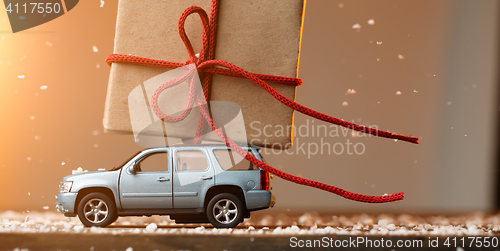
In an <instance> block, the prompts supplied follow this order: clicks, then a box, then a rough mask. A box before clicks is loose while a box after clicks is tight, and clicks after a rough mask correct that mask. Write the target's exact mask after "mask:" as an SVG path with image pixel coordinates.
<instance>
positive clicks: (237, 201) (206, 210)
mask: <svg viewBox="0 0 500 251" xmlns="http://www.w3.org/2000/svg"><path fill="white" fill-rule="evenodd" d="M243 149H245V150H246V151H247V152H248V154H252V155H253V156H255V157H256V158H257V159H259V160H263V159H262V156H261V155H260V154H259V152H258V150H259V149H258V148H256V147H243ZM270 178H272V176H270V175H269V174H268V173H267V172H265V171H264V170H261V169H259V168H258V167H256V166H254V165H253V164H252V163H251V162H249V161H247V160H246V159H244V158H242V157H241V156H240V155H238V154H237V153H236V152H233V151H232V150H231V149H230V148H228V147H227V146H225V145H180V146H168V147H157V148H150V149H146V150H143V151H140V152H138V153H137V154H135V155H134V156H132V157H131V158H130V159H128V160H127V161H125V162H123V164H121V165H119V166H117V167H115V168H113V169H111V170H109V171H97V172H86V173H80V174H75V175H70V176H67V177H64V178H63V180H62V181H61V184H60V193H59V194H58V195H57V197H56V200H57V202H56V204H57V208H58V210H59V211H60V212H62V213H63V214H64V215H65V216H68V217H74V216H76V215H78V217H79V218H80V221H81V222H82V223H83V224H84V225H85V226H87V227H92V226H96V227H105V226H107V225H109V224H111V223H113V222H114V221H115V220H116V219H117V218H118V217H119V216H151V215H170V218H171V219H173V220H175V222H176V223H212V225H213V226H215V227H217V228H233V227H235V226H237V225H238V224H239V223H241V222H243V220H244V218H249V217H250V212H251V211H255V210H261V209H266V208H269V207H272V206H274V204H275V201H276V200H275V197H274V195H272V193H271V191H270V190H271V187H270V184H269V179H270Z"/></svg>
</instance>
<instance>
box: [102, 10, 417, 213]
mask: <svg viewBox="0 0 500 251" xmlns="http://www.w3.org/2000/svg"><path fill="white" fill-rule="evenodd" d="M217 10H218V0H212V6H211V16H210V21H209V19H208V16H207V14H206V12H205V11H204V10H203V9H202V8H200V7H196V6H191V7H189V8H187V9H186V10H185V11H184V12H183V13H182V15H181V17H180V19H179V34H180V37H181V39H182V41H183V42H184V44H185V46H186V48H187V51H188V53H189V60H187V62H186V63H176V62H168V61H163V60H154V59H148V58H143V57H137V56H130V55H120V54H111V55H109V56H108V57H107V58H106V62H107V63H108V64H109V65H111V63H116V62H119V63H132V64H141V65H148V66H156V67H165V68H172V69H174V68H178V67H182V66H186V65H190V64H194V65H196V67H189V70H188V72H187V73H185V74H184V75H183V76H181V77H179V78H176V79H173V80H170V81H168V82H166V83H164V84H162V85H161V86H159V87H158V88H157V89H156V90H155V92H154V94H153V96H152V98H151V108H152V109H153V112H154V113H155V114H156V116H158V118H160V119H162V120H163V121H165V122H177V121H180V120H182V119H184V118H185V117H186V116H187V115H188V114H189V113H190V112H191V107H192V105H193V104H194V102H196V104H197V106H198V107H199V108H200V119H199V122H198V129H197V132H196V137H195V142H196V143H199V142H201V135H202V134H203V131H204V126H205V121H206V122H207V123H208V124H209V125H210V127H211V128H212V130H213V131H214V132H215V134H216V135H217V136H218V137H219V138H220V139H221V140H222V141H223V142H224V143H225V144H226V145H228V146H229V147H230V148H231V149H232V150H233V151H235V152H237V153H238V154H240V155H241V156H242V157H244V158H245V159H247V160H248V161H250V162H252V163H253V164H254V165H256V166H258V167H260V168H262V169H263V170H265V171H267V172H269V173H271V174H273V175H276V176H278V177H280V178H282V179H285V180H288V181H291V182H294V183H297V184H301V185H306V186H310V187H315V188H318V189H321V190H325V191H328V192H332V193H335V194H337V195H339V196H342V197H344V198H347V199H351V200H355V201H361V202H368V203H383V202H392V201H397V200H401V199H403V197H404V195H403V193H396V194H391V195H384V196H369V195H362V194H356V193H352V192H349V191H346V190H343V189H340V188H338V187H335V186H331V185H327V184H323V183H321V182H317V181H313V180H308V179H304V178H300V177H297V176H294V175H291V174H288V173H285V172H282V171H280V170H278V169H275V168H274V167H272V166H270V165H267V164H266V163H264V162H262V161H260V160H258V159H257V158H255V157H254V156H252V155H250V154H247V152H246V151H245V150H243V149H242V148H241V147H240V146H238V145H237V144H236V143H234V142H233V141H232V140H231V139H229V138H228V137H227V135H225V134H224V133H223V132H222V131H221V130H220V128H219V127H218V126H217V125H216V124H215V123H214V122H213V119H212V118H211V117H210V114H209V113H208V111H207V109H206V101H205V100H203V99H202V98H201V97H199V96H196V95H195V81H196V80H195V79H194V76H196V74H194V73H195V72H194V71H197V72H198V74H199V75H200V78H201V79H202V86H203V93H204V96H205V97H208V94H209V90H210V82H211V75H212V74H219V75H224V76H231V77H239V78H246V79H249V80H251V81H252V82H254V83H255V84H257V85H259V86H260V87H262V88H263V89H264V90H266V91H267V92H268V93H270V94H271V95H272V96H273V97H274V98H276V99H277V100H279V101H280V102H281V103H283V104H284V105H286V106H288V107H290V108H292V109H294V110H295V111H298V112H301V113H303V114H305V115H308V116H311V117H314V118H317V119H319V120H322V121H325V122H328V123H332V124H335V125H340V126H343V127H346V128H348V129H352V130H355V131H359V132H363V133H368V134H371V135H375V136H379V137H384V138H390V139H398V140H402V141H407V142H411V143H415V144H418V138H417V137H411V136H406V135H402V134H397V133H391V132H386V131H380V130H375V129H372V128H368V127H365V126H361V125H356V124H354V123H349V122H347V121H344V120H340V119H337V118H334V117H331V116H328V115H326V114H323V113H320V112H317V111H314V110H312V109H309V108H307V107H305V106H302V105H300V104H298V103H296V102H294V101H293V100H290V99H289V98H287V97H285V96H283V95H282V94H280V93H279V92H278V91H276V90H275V89H273V88H272V87H271V86H269V85H268V84H267V83H265V82H264V81H270V82H276V83H282V84H289V85H295V86H299V85H301V84H302V80H301V79H299V78H286V77H279V76H272V75H263V74H256V73H251V72H248V71H245V70H243V69H242V68H240V67H238V66H236V65H233V64H231V63H228V62H226V61H222V60H214V50H215V31H216V27H217ZM193 13H196V14H198V15H199V16H200V19H201V21H202V24H203V43H202V48H201V52H200V55H199V57H196V55H195V53H194V50H193V47H192V45H191V42H190V41H189V38H188V37H187V35H186V33H185V30H184V22H185V20H186V18H187V17H188V16H189V15H191V14H193ZM184 81H189V88H190V92H189V96H188V105H187V106H186V109H185V110H184V112H182V113H181V114H180V115H178V116H175V117H171V116H168V115H167V114H165V113H163V112H162V111H161V109H160V108H159V107H158V96H159V95H160V93H161V92H162V91H163V90H165V89H167V88H169V87H172V86H175V85H177V84H180V83H182V82H184Z"/></svg>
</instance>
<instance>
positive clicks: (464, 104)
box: [0, 0, 500, 213]
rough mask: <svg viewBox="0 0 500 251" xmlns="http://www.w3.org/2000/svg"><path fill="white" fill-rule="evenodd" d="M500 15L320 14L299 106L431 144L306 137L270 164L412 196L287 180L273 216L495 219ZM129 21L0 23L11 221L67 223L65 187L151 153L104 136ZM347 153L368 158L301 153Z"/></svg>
mask: <svg viewBox="0 0 500 251" xmlns="http://www.w3.org/2000/svg"><path fill="white" fill-rule="evenodd" d="M4 1H5V0H4ZM499 7H500V6H499V2H498V1H495V0H485V1H473V0H440V1H434V0H418V1H416V0H411V1H397V0H384V1H363V0H349V1H345V0H344V1H337V0H335V1H334V0H314V1H308V2H307V8H306V15H305V24H304V31H303V40H302V51H301V58H300V59H301V61H300V72H299V77H301V78H302V79H303V80H304V84H303V85H302V86H300V87H299V88H298V90H297V98H296V101H297V102H299V103H301V104H303V105H306V106H308V107H310V108H313V109H315V110H318V111H320V112H323V113H326V114H329V115H332V116H334V117H337V118H342V119H344V120H347V121H354V122H356V123H359V124H363V125H376V126H378V128H379V129H382V130H389V131H393V132H398V133H403V134H410V135H414V136H418V137H420V144H419V145H413V144H409V143H404V142H395V141H393V140H388V139H383V138H376V137H355V136H356V135H354V136H353V135H352V134H350V133H349V134H347V135H346V136H343V135H341V136H340V137H323V138H321V137H316V136H310V137H300V135H296V136H297V138H296V139H295V146H294V148H292V149H290V150H288V152H289V153H290V152H291V153H292V154H287V153H284V152H278V151H274V152H272V151H270V150H268V151H264V152H267V153H266V159H267V162H268V163H269V164H271V165H273V166H274V167H277V168H278V169H281V170H283V171H285V172H289V173H292V174H295V175H300V176H302V177H305V178H309V179H313V180H318V181H321V182H324V183H327V184H331V185H335V186H338V187H341V188H343V189H346V190H349V191H353V192H357V193H362V194H369V195H382V194H385V193H388V194H390V193H396V192H401V191H404V192H405V199H404V200H403V201H399V202H397V203H388V204H381V205H373V204H363V203H359V202H354V201H349V200H346V199H343V198H341V197H339V196H336V195H333V194H330V193H327V192H323V191H320V190H317V189H313V188H309V187H305V186H300V185H296V184H292V183H290V182H287V181H284V180H281V179H278V178H275V179H274V180H273V181H272V186H273V192H274V193H275V194H276V196H277V204H276V206H275V207H274V208H273V209H270V210H266V211H265V213H273V212H289V213H299V212H303V211H317V212H330V213H332V212H333V213H335V212H339V213H341V212H365V213H376V212H427V213H457V212H468V211H475V210H481V211H493V210H496V209H497V208H498V204H497V201H496V198H497V196H498V194H499V193H498V188H497V184H498V180H497V175H498V168H499V166H498V162H497V161H498V159H497V156H498V151H499V150H498V147H497V144H498V139H499V136H498V133H497V131H498V117H499V114H500V106H499V104H500V103H499V100H498V97H499V94H500V91H499V89H498V76H497V75H498V74H497V70H496V69H498V57H499V55H500V54H499V53H498V45H499V41H498V33H499V32H498V31H499V27H498V24H499V23H500V22H499V20H498V14H499V13H500V12H499V10H500V8H499ZM116 12H117V0H104V1H100V0H92V1H80V2H79V4H78V5H77V6H76V7H75V8H74V9H72V10H71V11H70V12H68V13H67V14H65V15H63V16H61V17H59V18H57V19H55V20H53V21H51V22H48V23H46V24H43V25H41V26H38V27H35V28H32V29H29V30H26V31H22V32H19V33H15V34H13V33H12V32H11V30H10V25H9V20H8V18H7V15H6V13H5V12H4V11H0V170H1V174H0V210H17V211H26V210H38V211H44V210H49V211H55V209H54V202H55V198H54V196H55V195H56V194H57V193H58V185H59V182H60V180H61V179H62V178H63V177H64V176H66V175H69V174H71V171H72V170H74V169H77V168H78V167H82V168H83V169H84V170H89V171H95V170H97V169H98V168H107V169H109V168H111V167H114V166H116V165H118V164H119V163H121V162H122V161H124V160H125V159H126V158H127V157H129V156H130V155H131V154H133V153H135V152H136V151H138V150H140V149H141V148H140V147H139V146H138V145H136V144H135V142H134V139H133V136H132V135H117V134H106V133H104V132H103V127H102V117H103V112H104V101H105V96H106V89H107V82H108V76H109V69H110V68H109V67H108V66H107V65H106V63H105V62H104V59H105V58H106V56H107V55H108V54H110V53H112V52H113V39H114V31H115V23H116ZM349 89H351V90H350V91H348V90H349ZM352 90H354V91H352ZM354 92H355V93H354ZM308 123H309V124H308ZM307 124H308V125H310V126H312V125H314V126H317V125H321V124H323V122H319V121H313V120H312V119H310V118H308V117H306V116H304V115H302V114H296V115H295V125H296V126H300V125H307ZM321 140H323V141H321ZM347 140H349V142H351V143H353V144H357V143H362V144H363V146H364V148H363V149H364V152H363V153H362V154H347V151H345V152H344V153H343V154H340V155H336V154H326V153H324V154H307V153H304V152H302V151H301V150H297V147H298V145H299V144H305V147H306V148H307V145H308V144H317V145H319V144H321V142H323V143H324V142H328V143H329V144H330V145H333V144H335V143H337V142H340V143H342V144H346V143H347ZM358 150H359V151H360V150H361V149H358ZM359 151H358V152H359ZM47 207H48V208H49V209H44V208H47ZM263 213H264V212H263Z"/></svg>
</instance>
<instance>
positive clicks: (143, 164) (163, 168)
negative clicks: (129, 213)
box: [120, 150, 172, 209]
mask: <svg viewBox="0 0 500 251" xmlns="http://www.w3.org/2000/svg"><path fill="white" fill-rule="evenodd" d="M169 157H170V152H169V151H168V150H162V151H155V152H149V153H146V154H145V155H144V156H143V157H141V158H139V159H138V160H137V161H135V168H131V167H132V166H130V167H128V168H125V169H124V170H122V174H121V178H120V200H121V204H122V208H123V209H169V208H172V170H171V168H170V166H171V161H170V159H169ZM134 170H135V171H134Z"/></svg>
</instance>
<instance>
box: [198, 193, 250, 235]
mask: <svg viewBox="0 0 500 251" xmlns="http://www.w3.org/2000/svg"><path fill="white" fill-rule="evenodd" d="M244 210H245V209H244V207H243V203H241V201H240V199H238V197H236V196H235V195H233V194H230V193H221V194H219V195H216V196H214V197H213V198H212V199H211V200H210V202H209V203H208V206H207V210H206V211H207V217H208V220H209V221H210V223H212V225H213V226H214V227H216V228H233V227H236V226H237V225H238V224H240V223H241V222H242V221H243V216H244Z"/></svg>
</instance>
